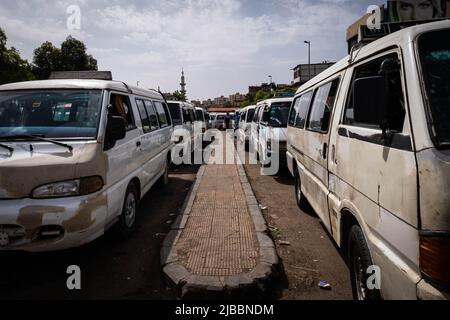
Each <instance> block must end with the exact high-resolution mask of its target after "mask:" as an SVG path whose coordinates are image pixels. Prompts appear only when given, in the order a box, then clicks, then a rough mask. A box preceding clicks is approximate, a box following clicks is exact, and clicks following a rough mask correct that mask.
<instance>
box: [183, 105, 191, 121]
mask: <svg viewBox="0 0 450 320" xmlns="http://www.w3.org/2000/svg"><path fill="white" fill-rule="evenodd" d="M183 119H184V123H189V122H191V123H192V122H193V121H192V118H191V114H190V113H189V110H188V109H187V108H183Z"/></svg>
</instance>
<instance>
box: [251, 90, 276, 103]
mask: <svg viewBox="0 0 450 320" xmlns="http://www.w3.org/2000/svg"><path fill="white" fill-rule="evenodd" d="M271 97H272V94H271V93H270V92H264V91H262V90H260V91H258V92H257V93H256V96H255V101H256V102H257V101H260V100H265V99H269V98H271Z"/></svg>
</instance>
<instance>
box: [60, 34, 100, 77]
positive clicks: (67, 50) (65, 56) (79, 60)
mask: <svg viewBox="0 0 450 320" xmlns="http://www.w3.org/2000/svg"><path fill="white" fill-rule="evenodd" d="M60 62H61V68H62V69H63V70H62V71H88V70H97V69H98V68H97V60H95V59H94V58H93V57H92V56H91V55H88V54H87V53H86V45H85V44H84V43H83V42H81V41H79V40H77V39H75V38H73V37H72V36H69V37H67V39H66V40H65V41H64V42H63V43H62V44H61V60H60Z"/></svg>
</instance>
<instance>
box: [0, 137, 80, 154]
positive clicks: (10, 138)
mask: <svg viewBox="0 0 450 320" xmlns="http://www.w3.org/2000/svg"><path fill="white" fill-rule="evenodd" d="M0 139H4V140H18V139H32V140H38V141H44V142H50V143H53V144H56V145H58V146H61V147H64V148H67V149H69V151H72V150H73V147H72V146H70V145H68V144H66V143H63V142H59V141H55V140H53V139H48V138H43V137H39V136H36V135H28V134H21V135H15V136H3V137H0Z"/></svg>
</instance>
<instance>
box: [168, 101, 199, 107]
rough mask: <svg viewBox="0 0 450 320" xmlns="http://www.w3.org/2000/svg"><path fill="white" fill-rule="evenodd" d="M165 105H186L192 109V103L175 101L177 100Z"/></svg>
mask: <svg viewBox="0 0 450 320" xmlns="http://www.w3.org/2000/svg"><path fill="white" fill-rule="evenodd" d="M167 103H173V104H179V105H186V106H189V107H194V105H193V104H192V103H189V102H183V101H177V100H168V101H167Z"/></svg>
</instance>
